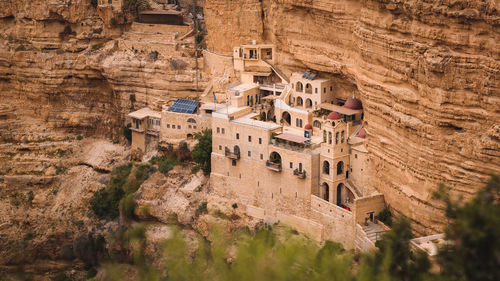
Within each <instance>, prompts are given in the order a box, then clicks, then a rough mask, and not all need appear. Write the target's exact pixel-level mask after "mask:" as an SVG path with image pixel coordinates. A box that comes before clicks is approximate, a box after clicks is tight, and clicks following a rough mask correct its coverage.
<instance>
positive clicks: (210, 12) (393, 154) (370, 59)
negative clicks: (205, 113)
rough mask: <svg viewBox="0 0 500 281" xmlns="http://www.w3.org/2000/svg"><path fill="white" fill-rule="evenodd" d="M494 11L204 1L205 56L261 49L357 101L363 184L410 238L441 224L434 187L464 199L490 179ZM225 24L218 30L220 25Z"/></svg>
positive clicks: (448, 4)
mask: <svg viewBox="0 0 500 281" xmlns="http://www.w3.org/2000/svg"><path fill="white" fill-rule="evenodd" d="M499 9H500V6H499V4H498V1H493V0H487V1H480V0H473V1H471V0H458V1H447V0H442V1H428V0H412V1H398V0H365V1H362V0H349V1H345V0H313V1H311V0H237V1H233V0H211V1H207V2H206V3H205V16H206V21H207V28H208V33H209V35H208V36H209V38H208V48H209V49H210V50H212V51H215V52H218V53H225V54H231V51H232V47H233V46H236V45H239V44H242V43H246V44H248V43H250V42H251V40H257V41H258V42H272V43H274V44H276V46H277V50H278V53H279V54H278V61H279V66H280V67H281V68H283V69H286V70H288V71H289V72H291V71H297V70H302V71H303V70H304V69H306V68H310V69H314V70H317V71H321V72H323V74H324V75H329V76H331V77H332V78H333V79H335V80H336V81H337V87H336V93H337V94H338V95H339V96H340V97H342V98H347V97H349V96H351V95H355V96H357V97H359V98H360V99H361V100H362V102H363V107H364V112H365V115H364V120H365V127H366V132H367V135H368V137H367V139H368V149H369V151H370V152H371V155H372V156H371V163H372V165H373V166H372V170H373V171H375V172H374V173H373V174H369V175H366V176H367V177H369V178H370V181H371V182H372V183H373V185H374V187H375V188H377V189H378V190H379V191H381V192H382V193H384V195H385V199H386V202H387V203H388V205H389V206H390V208H391V210H393V211H395V212H396V213H402V214H404V215H407V216H409V217H410V218H411V219H412V220H413V222H415V224H414V225H415V229H416V230H417V231H418V232H421V233H426V232H427V233H428V232H437V231H441V229H442V228H441V227H442V225H443V224H444V223H445V221H444V220H443V217H442V216H439V215H438V214H439V213H440V212H437V211H438V210H439V209H440V206H439V205H438V204H437V203H436V202H434V201H433V200H432V199H431V193H432V191H433V190H435V189H436V187H437V184H438V183H439V182H445V183H447V184H449V185H450V186H451V187H452V190H453V191H454V193H455V194H457V195H464V196H465V197H467V196H469V195H470V194H472V193H473V192H475V191H476V190H477V189H478V188H480V187H481V186H482V184H483V183H484V182H486V180H487V178H488V175H489V174H490V173H491V172H494V171H496V172H498V171H499V170H500V121H499V120H500V111H499V108H500V62H499V59H500V54H499V52H498V50H500V45H499V44H500V43H499V42H500V14H499V11H498V10H499ZM229 23H230V24H229Z"/></svg>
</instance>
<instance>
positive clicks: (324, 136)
mask: <svg viewBox="0 0 500 281" xmlns="http://www.w3.org/2000/svg"><path fill="white" fill-rule="evenodd" d="M323 142H324V143H326V131H323Z"/></svg>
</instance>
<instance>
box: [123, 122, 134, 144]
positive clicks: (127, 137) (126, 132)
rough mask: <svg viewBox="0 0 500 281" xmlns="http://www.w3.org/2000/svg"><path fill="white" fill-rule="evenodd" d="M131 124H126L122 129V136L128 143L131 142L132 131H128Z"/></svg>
mask: <svg viewBox="0 0 500 281" xmlns="http://www.w3.org/2000/svg"><path fill="white" fill-rule="evenodd" d="M130 127H132V124H130V123H128V124H127V126H125V127H123V136H124V137H125V138H126V139H127V140H128V142H131V141H132V130H131V129H130Z"/></svg>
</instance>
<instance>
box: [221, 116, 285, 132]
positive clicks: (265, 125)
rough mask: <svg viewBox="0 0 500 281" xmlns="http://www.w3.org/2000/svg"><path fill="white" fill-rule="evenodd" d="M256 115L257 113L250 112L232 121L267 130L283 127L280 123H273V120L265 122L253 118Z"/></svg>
mask: <svg viewBox="0 0 500 281" xmlns="http://www.w3.org/2000/svg"><path fill="white" fill-rule="evenodd" d="M256 116H258V114H257V113H250V114H247V115H244V116H242V117H240V118H237V119H234V120H233V121H231V123H235V124H240V125H246V126H251V127H255V128H260V129H265V130H275V129H278V128H280V127H281V126H280V125H278V124H276V123H273V122H264V121H260V120H255V119H253V118H254V117H256Z"/></svg>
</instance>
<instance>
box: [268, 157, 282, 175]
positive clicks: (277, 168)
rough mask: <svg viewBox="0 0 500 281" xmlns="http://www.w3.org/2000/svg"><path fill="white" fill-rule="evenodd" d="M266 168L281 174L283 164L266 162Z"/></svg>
mask: <svg viewBox="0 0 500 281" xmlns="http://www.w3.org/2000/svg"><path fill="white" fill-rule="evenodd" d="M266 167H267V168H268V169H270V170H273V171H276V172H281V163H274V162H271V161H269V160H267V161H266Z"/></svg>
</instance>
